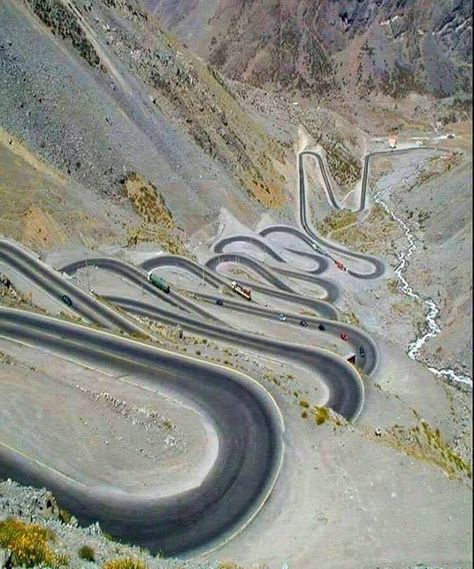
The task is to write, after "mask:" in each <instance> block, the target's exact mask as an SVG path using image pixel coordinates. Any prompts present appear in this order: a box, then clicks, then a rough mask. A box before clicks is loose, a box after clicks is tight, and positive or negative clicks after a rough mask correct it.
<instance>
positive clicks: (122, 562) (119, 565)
mask: <svg viewBox="0 0 474 569" xmlns="http://www.w3.org/2000/svg"><path fill="white" fill-rule="evenodd" d="M102 569H148V565H147V564H146V563H145V562H144V561H141V560H140V559H137V558H136V557H122V558H121V559H113V560H111V561H106V562H105V563H104V564H103V565H102Z"/></svg>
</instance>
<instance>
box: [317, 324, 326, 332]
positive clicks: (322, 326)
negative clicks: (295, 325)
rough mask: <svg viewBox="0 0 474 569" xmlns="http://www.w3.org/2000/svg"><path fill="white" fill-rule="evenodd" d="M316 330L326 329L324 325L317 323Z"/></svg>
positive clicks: (322, 330)
mask: <svg viewBox="0 0 474 569" xmlns="http://www.w3.org/2000/svg"><path fill="white" fill-rule="evenodd" d="M318 330H321V332H324V330H326V326H325V325H324V324H319V326H318Z"/></svg>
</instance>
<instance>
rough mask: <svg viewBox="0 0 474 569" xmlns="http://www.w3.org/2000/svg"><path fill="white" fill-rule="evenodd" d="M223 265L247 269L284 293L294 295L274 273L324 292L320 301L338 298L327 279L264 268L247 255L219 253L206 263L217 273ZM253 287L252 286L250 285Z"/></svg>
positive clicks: (285, 270) (277, 268) (330, 300)
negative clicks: (232, 264) (305, 283)
mask: <svg viewBox="0 0 474 569" xmlns="http://www.w3.org/2000/svg"><path fill="white" fill-rule="evenodd" d="M223 263H236V264H239V265H243V266H245V267H248V268H249V269H251V270H252V271H254V272H255V273H257V274H258V275H260V276H261V277H263V278H264V279H265V280H266V281H267V282H269V283H270V284H271V285H273V286H274V287H276V288H278V289H280V290H284V291H286V292H291V293H294V294H296V291H295V290H294V289H293V288H292V287H290V286H289V285H288V284H287V283H286V282H284V281H282V280H281V279H279V278H278V277H277V276H276V275H275V272H278V273H280V274H282V275H285V276H287V277H291V278H293V279H295V280H303V281H306V282H309V283H311V284H313V285H315V286H317V287H318V288H320V289H322V290H323V291H324V294H323V296H322V297H321V298H322V300H325V301H327V302H334V301H335V300H337V299H338V298H339V296H340V290H339V287H338V285H337V284H336V283H334V282H332V281H329V280H327V279H322V278H320V277H316V276H313V275H310V274H305V273H304V272H297V271H291V270H289V269H284V268H280V267H273V266H272V267H271V268H270V267H266V266H265V265H264V264H263V263H261V262H260V261H257V260H256V259H253V258H252V257H249V256H248V255H243V254H240V253H221V254H219V255H215V256H213V257H211V258H210V259H208V260H207V261H206V267H208V268H210V269H213V270H214V271H217V270H218V269H219V266H220V265H221V264H223ZM252 286H253V284H252Z"/></svg>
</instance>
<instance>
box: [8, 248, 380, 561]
mask: <svg viewBox="0 0 474 569" xmlns="http://www.w3.org/2000/svg"><path fill="white" fill-rule="evenodd" d="M1 245H2V246H1V247H0V249H1V251H2V261H3V262H5V263H7V264H9V265H10V266H12V267H13V268H14V269H15V270H16V271H17V272H19V273H20V274H22V276H24V277H25V278H27V279H30V280H31V282H32V283H34V284H35V285H37V286H40V287H41V288H42V289H43V290H44V291H45V292H47V293H48V294H51V295H52V296H54V297H55V298H58V297H60V296H61V294H68V295H69V296H70V298H71V299H72V302H73V306H74V307H75V308H76V309H77V310H78V312H79V313H81V314H82V313H83V314H87V315H88V316H89V318H90V320H91V321H93V322H96V323H100V324H101V325H108V326H109V327H113V328H116V327H117V326H119V327H120V326H121V325H122V322H124V323H128V324H129V323H130V321H129V320H128V319H126V318H125V317H123V316H122V315H121V314H118V313H116V312H115V311H114V310H112V309H111V308H110V307H109V306H107V305H106V304H103V303H101V302H99V301H97V299H95V298H93V297H92V296H90V295H88V294H86V293H84V292H83V291H81V290H80V289H78V288H77V287H75V286H74V285H73V284H72V283H71V282H69V281H68V280H67V279H65V278H64V277H62V275H61V274H59V273H58V272H56V271H54V270H52V269H50V268H49V267H47V266H46V265H44V264H43V263H41V262H39V261H38V260H37V259H36V258H35V257H34V256H33V255H30V254H28V253H26V252H25V251H24V250H23V248H21V247H18V246H16V245H13V244H11V243H9V242H2V243H1ZM95 261H100V260H98V259H96V260H95ZM110 261H111V260H110V259H109V260H107V263H106V264H105V268H111V269H112V270H114V271H116V270H117V266H120V270H119V274H121V275H122V276H123V275H124V273H125V274H126V275H127V276H129V275H132V274H134V273H133V271H132V272H130V270H129V269H130V268H128V269H127V270H126V271H125V269H124V267H123V264H121V262H120V261H117V264H118V265H117V264H116V263H111V262H110ZM92 262H93V261H92V260H91V259H88V260H87V264H92ZM97 265H98V266H100V267H101V268H104V264H103V263H101V262H98V263H97ZM125 265H126V264H125ZM79 266H85V261H84V262H82V263H81V262H79V263H78V264H74V265H73V266H71V265H69V266H68V270H71V271H72V270H76V269H77V268H79ZM127 267H128V265H127ZM132 268H133V267H132ZM138 272H139V274H140V279H143V278H144V276H143V274H142V272H141V271H138ZM212 278H214V279H217V280H220V279H219V277H216V275H215V274H214V275H212ZM131 280H132V281H134V278H133V279H131ZM217 280H216V282H217ZM141 285H142V283H141V282H140V286H141ZM153 291H154V292H155V289H154V288H153ZM160 299H161V296H160ZM109 301H113V302H115V303H116V304H117V305H119V306H120V307H121V308H124V309H126V310H130V312H133V313H135V314H142V315H147V316H149V317H152V318H156V319H159V320H161V321H170V322H173V323H176V322H181V323H182V324H183V326H185V327H186V328H187V329H189V330H192V331H196V332H198V333H201V334H205V335H208V336H211V337H215V338H216V339H221V340H224V341H228V342H229V343H231V344H234V345H235V346H239V347H244V346H245V347H247V348H249V349H251V348H253V349H255V348H256V347H257V348H259V349H260V351H265V352H266V353H268V354H273V355H276V356H278V355H279V356H280V357H284V358H288V359H292V360H293V361H295V362H297V363H298V365H302V366H304V367H307V368H308V371H313V372H315V373H317V374H318V376H319V377H320V378H321V379H322V380H323V381H324V382H325V383H326V384H327V386H328V389H329V393H330V396H329V400H328V402H327V404H328V406H330V407H331V408H333V409H334V410H336V411H338V412H339V413H341V415H343V416H345V417H346V418H348V419H354V418H356V417H357V416H358V415H359V413H360V410H361V409H362V405H363V400H364V387H363V384H362V381H361V379H360V377H359V375H358V374H357V372H356V371H355V369H354V367H353V366H351V365H350V364H348V363H347V362H346V361H345V360H344V359H342V358H340V357H338V356H336V355H335V354H332V353H331V352H328V351H325V350H318V349H313V348H307V347H301V346H296V345H294V344H289V343H285V342H281V341H277V340H271V339H267V338H264V337H261V336H257V335H252V334H247V333H242V332H240V331H238V330H234V329H232V328H231V327H229V326H225V325H221V324H220V323H216V322H211V321H209V319H208V320H204V319H202V318H201V314H199V315H196V316H192V315H189V316H188V315H186V314H184V312H183V313H178V314H177V311H176V310H175V309H173V308H175V307H174V306H173V305H171V306H170V305H169V304H168V305H166V304H165V303H160V304H161V305H164V306H166V308H164V307H163V306H154V305H151V304H146V303H142V302H139V301H135V300H133V299H117V298H110V299H109ZM191 305H193V306H194V303H191ZM202 313H205V314H207V311H204V310H202ZM267 316H269V317H270V315H267ZM291 318H293V317H291ZM295 318H296V316H295ZM315 322H316V320H315ZM326 324H327V326H328V327H331V326H334V327H335V328H334V331H333V330H332V329H331V330H328V333H336V330H337V326H341V329H342V327H345V328H344V329H346V328H347V327H346V326H345V325H342V324H340V323H338V322H337V321H336V322H332V321H327V322H326ZM137 330H138V331H140V332H141V331H142V330H141V328H140V327H139V326H137V327H135V326H131V327H130V329H129V331H130V332H131V333H135V332H136V331H137ZM356 334H357V331H356V330H355V329H354V339H353V341H359V340H360V342H366V338H365V337H363V335H362V336H360V338H359V337H356ZM0 335H1V336H3V337H6V338H8V339H10V340H15V341H19V342H24V343H28V344H29V345H37V346H38V347H41V348H44V349H48V350H50V351H52V352H54V353H57V354H59V355H62V356H64V357H66V358H74V359H75V360H79V361H82V362H84V363H87V364H89V365H91V366H93V367H97V368H100V369H103V368H112V369H114V370H116V371H117V372H120V374H134V375H138V376H139V375H141V376H143V377H145V378H146V380H147V381H151V382H153V383H154V384H156V386H157V389H159V390H164V391H167V392H171V393H172V394H173V397H175V398H176V399H178V400H182V401H184V402H186V403H187V404H190V405H192V406H195V407H197V408H198V409H199V412H200V414H201V415H202V416H204V417H206V418H207V420H208V421H209V422H210V423H211V424H212V425H213V426H214V427H215V428H216V430H217V433H218V437H219V453H218V458H217V460H216V463H215V464H214V466H213V467H212V470H211V471H210V472H209V474H208V476H207V477H206V479H205V481H204V483H203V484H201V485H200V486H199V487H197V488H195V489H193V490H190V491H188V492H185V493H182V494H179V495H175V496H169V497H166V498H159V499H158V498H154V497H153V495H150V496H147V497H142V496H135V495H130V494H124V493H116V492H114V491H113V489H111V488H109V489H107V488H103V487H89V486H87V487H86V486H84V485H81V484H79V483H77V482H76V481H74V480H72V479H70V478H69V477H67V476H65V475H64V474H63V473H60V472H57V471H55V470H54V469H51V468H50V467H48V466H47V465H45V464H42V463H39V462H37V461H35V460H33V459H31V458H29V457H27V456H25V455H23V454H21V453H20V452H16V451H14V450H13V449H11V448H9V447H7V446H5V445H2V444H1V443H0V476H2V477H11V478H14V479H15V480H18V481H19V482H21V483H23V484H29V485H33V486H45V487H47V488H49V489H51V490H52V491H53V492H54V493H55V495H56V496H57V498H58V500H59V501H60V503H61V504H62V505H63V506H64V507H66V508H67V509H69V510H71V511H72V512H73V513H74V514H75V515H76V516H77V518H78V519H79V521H80V522H81V523H84V524H89V523H92V522H94V521H99V522H100V524H101V526H102V527H103V528H104V529H106V530H107V531H109V532H110V533H112V534H113V535H114V536H117V537H118V538H120V539H123V540H124V541H127V542H131V543H135V544H138V545H142V546H144V547H148V548H149V549H150V550H152V551H161V552H164V553H166V554H168V555H171V554H178V553H179V554H183V553H186V552H190V551H192V552H193V554H194V553H196V551H198V550H200V549H208V548H210V547H212V546H213V544H215V543H217V542H218V541H219V540H221V539H223V538H225V537H226V536H229V535H231V534H232V533H233V532H235V531H238V530H239V529H240V528H242V527H243V526H244V525H245V524H246V523H248V522H249V520H250V519H251V518H252V517H253V516H254V515H255V514H256V513H257V512H258V510H259V509H260V507H261V506H262V505H263V503H264V502H265V500H266V498H267V497H268V494H269V492H270V491H271V488H272V487H273V485H274V483H275V481H276V478H277V476H278V472H279V468H280V465H281V462H282V457H283V431H284V426H283V422H282V418H281V414H280V412H279V410H278V408H277V406H276V404H275V403H274V401H273V399H272V398H271V396H270V395H269V394H268V392H267V391H266V390H265V389H264V388H263V387H261V386H260V385H258V384H257V383H256V382H254V381H253V380H251V379H250V378H248V377H247V376H244V375H243V374H241V373H239V372H237V371H235V370H233V369H230V368H225V367H222V366H217V365H214V364H209V363H207V362H203V361H200V360H197V359H194V358H190V357H187V356H184V355H182V354H176V353H173V352H168V351H166V350H162V349H158V348H156V347H153V346H151V345H147V344H143V343H139V342H136V341H132V340H127V339H125V338H123V337H121V336H114V335H111V334H108V333H106V332H102V331H98V330H95V329H91V328H87V327H83V326H79V325H77V324H72V323H67V322H64V321H59V320H55V319H53V318H49V317H46V316H42V315H38V314H34V313H28V312H23V311H19V310H14V309H9V308H3V307H0ZM364 345H366V349H367V362H368V363H369V364H370V363H371V362H373V363H374V365H376V361H377V354H376V348H375V351H374V352H373V353H372V351H371V344H370V343H366V344H364Z"/></svg>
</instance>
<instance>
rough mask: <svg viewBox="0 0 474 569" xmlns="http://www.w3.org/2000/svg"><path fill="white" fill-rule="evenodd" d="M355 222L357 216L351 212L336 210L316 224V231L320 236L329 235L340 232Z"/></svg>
mask: <svg viewBox="0 0 474 569" xmlns="http://www.w3.org/2000/svg"><path fill="white" fill-rule="evenodd" d="M356 221H357V214H356V213H354V212H353V211H348V210H345V209H344V210H337V211H335V212H334V213H331V214H329V215H328V216H326V217H325V218H324V219H323V221H321V222H320V223H318V231H319V233H321V235H329V234H330V233H332V232H333V231H340V230H341V229H344V228H345V227H347V226H348V225H351V224H352V223H355V222H356Z"/></svg>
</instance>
